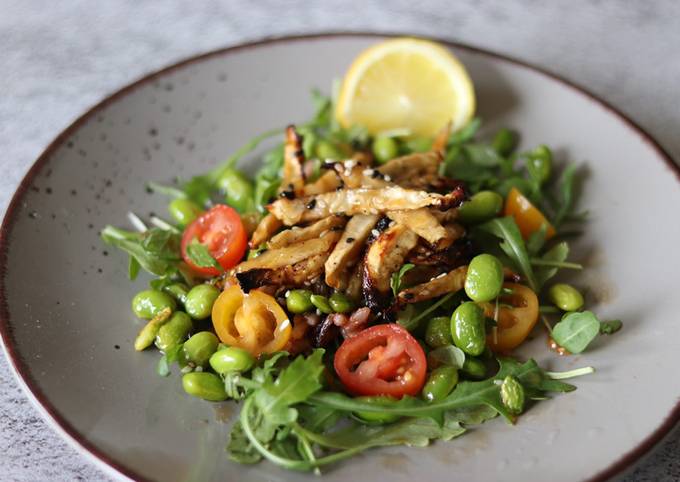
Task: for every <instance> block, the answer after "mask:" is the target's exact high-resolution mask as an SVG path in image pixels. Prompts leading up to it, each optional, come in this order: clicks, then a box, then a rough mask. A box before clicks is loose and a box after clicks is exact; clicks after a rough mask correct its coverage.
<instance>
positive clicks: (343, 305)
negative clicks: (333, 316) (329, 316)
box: [328, 293, 354, 313]
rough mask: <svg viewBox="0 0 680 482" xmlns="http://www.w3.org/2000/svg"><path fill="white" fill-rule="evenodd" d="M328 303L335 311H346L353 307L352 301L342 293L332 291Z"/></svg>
mask: <svg viewBox="0 0 680 482" xmlns="http://www.w3.org/2000/svg"><path fill="white" fill-rule="evenodd" d="M328 303H329V304H330V305H331V308H333V311H334V312H335V313H347V312H348V311H351V310H352V308H353V307H354V303H352V300H350V299H349V298H348V297H347V296H345V295H344V294H342V293H333V294H332V295H331V297H330V298H329V299H328Z"/></svg>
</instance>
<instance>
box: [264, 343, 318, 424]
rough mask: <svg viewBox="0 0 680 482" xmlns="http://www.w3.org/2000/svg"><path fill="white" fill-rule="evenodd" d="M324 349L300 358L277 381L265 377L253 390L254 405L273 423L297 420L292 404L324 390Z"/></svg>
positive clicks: (285, 369) (286, 422) (282, 372)
mask: <svg viewBox="0 0 680 482" xmlns="http://www.w3.org/2000/svg"><path fill="white" fill-rule="evenodd" d="M323 353H324V351H323V350H321V349H317V350H314V352H312V354H311V355H310V356H308V357H307V358H305V357H301V356H299V357H297V358H296V359H295V360H293V362H292V363H291V364H290V365H289V366H288V367H286V368H284V369H283V370H282V371H281V373H280V374H279V376H278V377H277V378H276V380H273V381H272V380H271V379H266V380H265V381H264V383H263V384H262V387H261V388H260V389H259V390H257V391H256V392H255V393H254V395H253V396H254V400H255V407H256V408H257V409H258V410H259V411H260V412H261V413H262V416H263V418H264V419H265V420H266V421H268V422H269V423H271V424H275V425H285V424H289V423H291V422H294V421H295V420H296V419H297V410H296V409H294V408H292V405H295V404H296V403H300V402H303V401H305V400H306V399H307V398H308V397H309V396H310V395H312V394H313V393H315V392H317V391H318V390H320V389H321V373H322V372H323V370H324V365H323V360H322V356H323Z"/></svg>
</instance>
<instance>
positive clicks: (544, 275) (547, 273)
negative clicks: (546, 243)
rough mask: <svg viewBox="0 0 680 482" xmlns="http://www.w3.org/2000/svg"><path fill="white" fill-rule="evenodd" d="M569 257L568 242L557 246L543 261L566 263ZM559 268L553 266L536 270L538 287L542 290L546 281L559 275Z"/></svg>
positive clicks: (551, 249) (547, 253) (543, 257)
mask: <svg viewBox="0 0 680 482" xmlns="http://www.w3.org/2000/svg"><path fill="white" fill-rule="evenodd" d="M568 256H569V244H568V243H567V242H566V241H562V242H561V243H558V244H556V245H555V246H553V247H552V248H550V250H548V251H547V252H546V253H545V254H544V255H543V256H541V258H540V259H541V260H542V261H552V262H564V261H566V259H567V257H568ZM558 269H559V268H557V267H553V266H543V267H538V268H537V269H536V273H535V274H536V285H537V287H538V288H539V289H540V288H541V287H542V286H543V285H544V284H545V283H546V281H548V280H549V279H550V278H552V277H553V276H555V275H556V274H557V271H558Z"/></svg>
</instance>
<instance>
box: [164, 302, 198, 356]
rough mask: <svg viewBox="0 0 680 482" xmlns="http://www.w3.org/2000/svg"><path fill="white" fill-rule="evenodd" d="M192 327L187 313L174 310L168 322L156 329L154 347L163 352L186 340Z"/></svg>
mask: <svg viewBox="0 0 680 482" xmlns="http://www.w3.org/2000/svg"><path fill="white" fill-rule="evenodd" d="M192 328H193V323H191V318H189V315H187V314H186V313H184V312H183V311H176V312H174V313H173V314H172V316H171V317H170V319H169V320H168V322H167V323H166V324H164V325H163V326H161V328H160V330H158V334H157V335H156V347H158V349H159V350H161V351H163V352H166V351H168V350H169V349H170V348H172V347H173V346H176V345H179V344H180V343H182V342H183V341H184V340H186V339H187V337H188V336H189V333H190V332H191V329H192Z"/></svg>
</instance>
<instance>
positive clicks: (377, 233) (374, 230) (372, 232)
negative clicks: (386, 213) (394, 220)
mask: <svg viewBox="0 0 680 482" xmlns="http://www.w3.org/2000/svg"><path fill="white" fill-rule="evenodd" d="M371 234H372V235H373V236H379V235H380V231H378V230H377V229H371Z"/></svg>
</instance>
